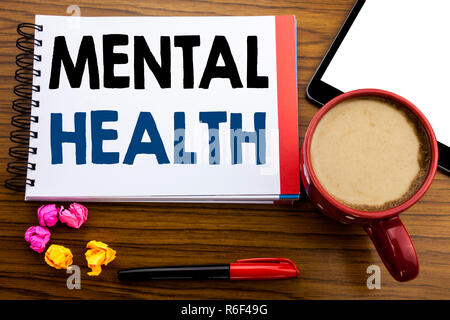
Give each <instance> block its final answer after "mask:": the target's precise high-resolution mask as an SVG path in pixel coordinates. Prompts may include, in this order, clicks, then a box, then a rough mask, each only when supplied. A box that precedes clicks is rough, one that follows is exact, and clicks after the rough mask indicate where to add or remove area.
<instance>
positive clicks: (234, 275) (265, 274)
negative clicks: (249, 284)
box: [230, 258, 299, 280]
mask: <svg viewBox="0 0 450 320" xmlns="http://www.w3.org/2000/svg"><path fill="white" fill-rule="evenodd" d="M298 275H299V271H298V269H297V266H296V265H295V264H294V263H293V262H292V261H291V260H289V259H279V258H262V259H246V260H238V261H237V262H235V263H230V279H231V280H276V279H289V278H296V277H298Z"/></svg>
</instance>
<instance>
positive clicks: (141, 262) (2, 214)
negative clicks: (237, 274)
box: [0, 0, 450, 299]
mask: <svg viewBox="0 0 450 320" xmlns="http://www.w3.org/2000/svg"><path fill="white" fill-rule="evenodd" d="M71 4H77V5H79V6H80V7H81V14H82V15H83V16H111V15H117V16H141V15H147V16H166V15H169V16H178V15H191V16H192V15H288V14H294V15H296V16H297V19H298V30H297V31H298V48H299V50H298V65H299V68H298V71H299V73H298V75H299V77H298V78H299V80H298V81H299V111H300V112H299V120H300V132H299V134H300V139H302V137H303V136H304V134H305V131H306V127H307V126H308V123H309V121H310V120H311V118H312V116H313V115H314V113H315V112H316V111H317V108H316V107H315V106H313V105H312V104H311V103H310V102H309V101H307V99H306V97H305V88H306V85H307V82H308V81H309V79H310V78H311V76H312V74H313V72H314V70H315V68H316V67H317V65H318V64H319V62H320V60H321V58H322V56H323V55H324V53H325V52H326V50H327V48H328V46H329V45H330V43H331V41H332V40H333V38H334V36H335V35H336V33H337V31H338V30H339V27H340V26H341V24H342V22H343V21H344V19H345V17H346V15H347V13H348V11H349V10H350V8H351V7H352V5H353V0H339V1H337V0H333V1H331V0H323V1H294V0H285V1H268V0H266V1H249V0H234V1H225V0H220V1H206V0H203V1H187V0H184V1H183V0H174V1H169V0H159V1H143V0H141V1H136V0H109V1H103V0H102V1H85V0H83V1H56V0H41V1H37V0H23V1H10V0H3V1H1V2H0V80H1V81H0V108H1V109H0V151H1V152H0V178H1V181H3V180H4V178H6V173H5V172H6V164H7V162H8V161H9V158H8V155H7V153H8V152H7V150H8V147H9V146H11V143H10V141H9V139H8V137H9V132H10V130H11V129H12V127H11V125H10V124H9V123H10V117H11V114H12V110H11V109H10V106H11V101H12V100H13V99H14V96H13V93H12V88H13V86H14V85H15V82H14V78H13V77H14V71H15V69H16V66H15V55H16V54H17V53H18V50H17V49H16V47H15V41H16V38H17V35H16V26H17V24H18V23H20V22H32V21H33V19H34V14H54V15H65V14H66V8H67V6H68V5H71ZM424 63H425V62H424ZM118 183H119V182H118ZM449 195H450V178H449V177H448V176H445V175H444V174H442V173H441V172H438V173H437V176H436V179H435V181H434V182H433V185H432V186H431V189H430V190H429V191H428V193H427V194H426V195H425V196H424V197H423V199H422V200H421V201H420V202H419V203H418V204H417V205H415V206H414V207H413V208H411V209H410V210H408V211H407V212H405V213H404V214H403V215H402V217H403V221H404V224H405V225H406V227H407V229H408V230H409V232H410V234H411V237H412V240H413V242H414V244H415V246H416V250H417V253H418V255H419V259H420V266H421V271H420V275H419V277H418V278H417V279H416V280H414V281H412V282H409V283H397V282H395V281H394V280H393V279H392V278H391V277H390V276H389V274H388V273H387V271H386V269H385V268H384V266H382V264H381V261H380V258H379V257H378V255H377V253H376V251H375V249H374V248H373V246H372V244H371V243H370V241H369V239H368V237H367V236H366V235H365V233H364V232H363V230H362V229H361V228H360V227H358V226H344V225H341V224H339V223H336V222H334V221H331V220H329V219H328V218H326V217H323V216H321V215H320V214H318V213H317V212H316V211H315V210H314V208H313V206H312V204H311V203H310V202H309V201H308V200H303V201H301V202H299V203H297V204H296V205H294V206H281V205H231V204H230V205H222V204H213V205H210V204H208V205H206V204H196V205H194V204H114V203H113V204H110V203H95V204H89V205H88V208H89V220H88V222H87V223H86V225H85V226H83V227H82V228H81V229H80V230H72V229H70V230H69V229H68V228H66V227H64V226H62V225H58V226H56V227H54V228H53V229H52V239H51V243H55V244H61V245H64V246H67V247H70V248H71V249H72V252H73V253H74V263H75V264H78V265H81V266H82V269H81V270H82V282H81V285H82V289H81V290H68V289H67V288H66V278H67V275H66V273H65V272H64V271H61V270H55V269H52V268H50V267H48V266H47V265H46V264H45V262H44V260H43V255H39V254H36V253H34V252H32V251H31V250H30V249H29V248H28V246H27V244H26V243H25V241H24V239H23V234H24V231H25V230H26V229H27V228H28V227H29V226H30V225H35V224H36V223H37V218H36V209H37V208H38V206H39V205H40V204H39V203H25V202H24V201H23V195H22V194H17V193H14V192H11V191H9V190H6V189H4V188H3V189H2V190H1V194H0V298H2V299H47V298H50V299H61V298H63V299H117V298H121V299H134V298H145V299H210V298H211V299H233V298H250V299H304V298H308V299H347V298H355V299H372V298H374V299H379V298H384V299H396V298H400V299H403V298H405V299H431V298H433V299H441V298H446V299H449V298H450V290H449V288H450V263H449V262H450V214H449V213H450V199H449ZM92 239H96V240H101V241H104V242H106V243H108V244H110V245H111V246H112V247H113V248H115V249H116V250H117V254H118V258H117V259H116V260H115V261H114V262H113V263H111V264H110V265H109V266H107V267H106V268H105V269H104V271H103V273H102V274H101V275H100V276H99V277H88V276H87V274H86V273H87V271H88V268H87V266H86V262H85V259H84V252H85V245H86V243H87V242H88V241H89V240H92ZM265 256H268V257H271V256H277V257H288V258H291V259H292V260H293V261H294V262H295V263H296V264H297V265H298V267H299V269H300V278H299V279H298V280H293V281H289V280H288V281H271V282H255V281H252V282H229V281H203V282H194V281H183V282H178V281H176V282H170V281H158V282H152V283H138V284H127V283H120V282H118V281H117V280H116V272H117V270H118V269H121V268H128V267H135V266H153V265H166V264H167V265H171V264H173V265H175V264H196V263H226V262H231V261H233V260H234V259H237V258H249V257H265ZM371 264H377V265H379V266H380V267H381V270H382V279H381V285H382V288H381V290H368V289H367V288H366V279H367V274H366V268H367V267H368V266H369V265H371Z"/></svg>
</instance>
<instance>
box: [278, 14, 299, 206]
mask: <svg viewBox="0 0 450 320" xmlns="http://www.w3.org/2000/svg"><path fill="white" fill-rule="evenodd" d="M275 36H276V61H277V97H278V98H277V99H278V130H279V152H280V200H284V201H286V200H291V201H294V200H295V199H298V197H299V196H300V162H299V153H300V152H299V137H298V93H297V21H296V19H295V16H276V17H275ZM284 201H282V202H284Z"/></svg>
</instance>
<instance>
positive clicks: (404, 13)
mask: <svg viewBox="0 0 450 320" xmlns="http://www.w3.org/2000/svg"><path fill="white" fill-rule="evenodd" d="M449 12H450V1H447V0H428V1H426V0H396V1H392V0H358V1H357V2H356V3H355V5H354V7H353V9H352V10H351V12H350V14H349V16H348V17H347V19H346V21H345V22H344V24H343V25H342V27H341V29H340V31H339V33H338V35H337V36H336V38H335V40H334V42H333V44H332V45H331V47H330V48H329V50H328V52H327V53H326V55H325V57H324V58H323V60H322V62H321V63H320V65H319V67H318V69H317V70H316V72H315V74H314V76H313V78H312V79H311V81H310V83H309V85H308V88H307V96H308V98H309V99H311V100H312V101H314V102H315V103H317V104H319V105H323V104H325V103H326V102H328V101H329V100H331V99H332V98H334V97H335V96H337V95H339V94H341V93H342V92H347V91H350V90H355V89H362V88H377V89H383V90H387V91H391V92H394V93H397V94H399V95H401V96H403V97H404V98H406V99H408V100H410V101H411V102H412V103H413V104H415V105H416V106H417V107H418V108H419V109H420V110H421V111H422V112H423V113H424V114H425V116H426V117H427V118H428V120H429V121H430V123H431V125H432V127H433V129H434V131H435V133H436V137H437V140H438V141H439V142H438V145H439V167H440V168H441V169H443V170H444V171H446V172H447V173H450V96H449V93H450V80H449V79H450V37H449V35H448V31H449V30H450V19H449V18H448V13H449Z"/></svg>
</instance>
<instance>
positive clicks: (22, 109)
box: [5, 23, 43, 191]
mask: <svg viewBox="0 0 450 320" xmlns="http://www.w3.org/2000/svg"><path fill="white" fill-rule="evenodd" d="M42 30H43V27H42V26H41V25H36V24H32V23H21V24H19V25H18V26H17V33H18V34H19V35H20V37H19V38H18V39H17V42H16V46H17V48H18V49H19V50H21V51H23V52H22V53H20V54H18V55H17V56H16V65H17V66H18V67H19V68H18V69H17V70H16V74H15V79H16V81H17V82H18V84H17V85H16V86H15V87H14V94H15V95H16V96H17V97H18V98H17V99H16V100H14V101H13V103H12V108H13V110H14V111H16V114H15V115H13V116H12V118H11V124H12V125H13V126H14V127H16V128H17V129H16V130H13V131H11V133H10V136H9V138H10V140H11V141H12V142H14V143H15V145H14V146H12V147H11V148H9V155H10V156H11V157H12V158H13V161H11V162H10V163H8V167H7V169H6V170H7V171H8V172H9V173H10V174H12V175H13V177H11V178H9V179H7V180H6V181H5V187H6V188H8V189H11V190H14V191H24V190H25V186H26V185H29V186H34V184H35V181H34V180H33V179H28V178H27V171H28V170H36V164H35V163H31V162H29V161H28V155H29V154H37V148H35V147H32V146H31V143H30V139H32V138H37V137H38V133H37V132H36V131H31V130H30V123H31V122H34V123H37V122H39V118H38V117H37V116H33V115H32V110H33V108H38V107H39V101H37V100H33V97H32V93H33V92H39V91H40V87H39V86H38V85H33V77H40V76H41V70H37V69H35V68H34V62H35V61H37V62H39V61H41V60H42V57H41V56H40V55H36V54H34V47H35V46H38V47H40V46H42V40H38V39H36V38H35V36H34V33H35V32H37V31H42Z"/></svg>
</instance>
